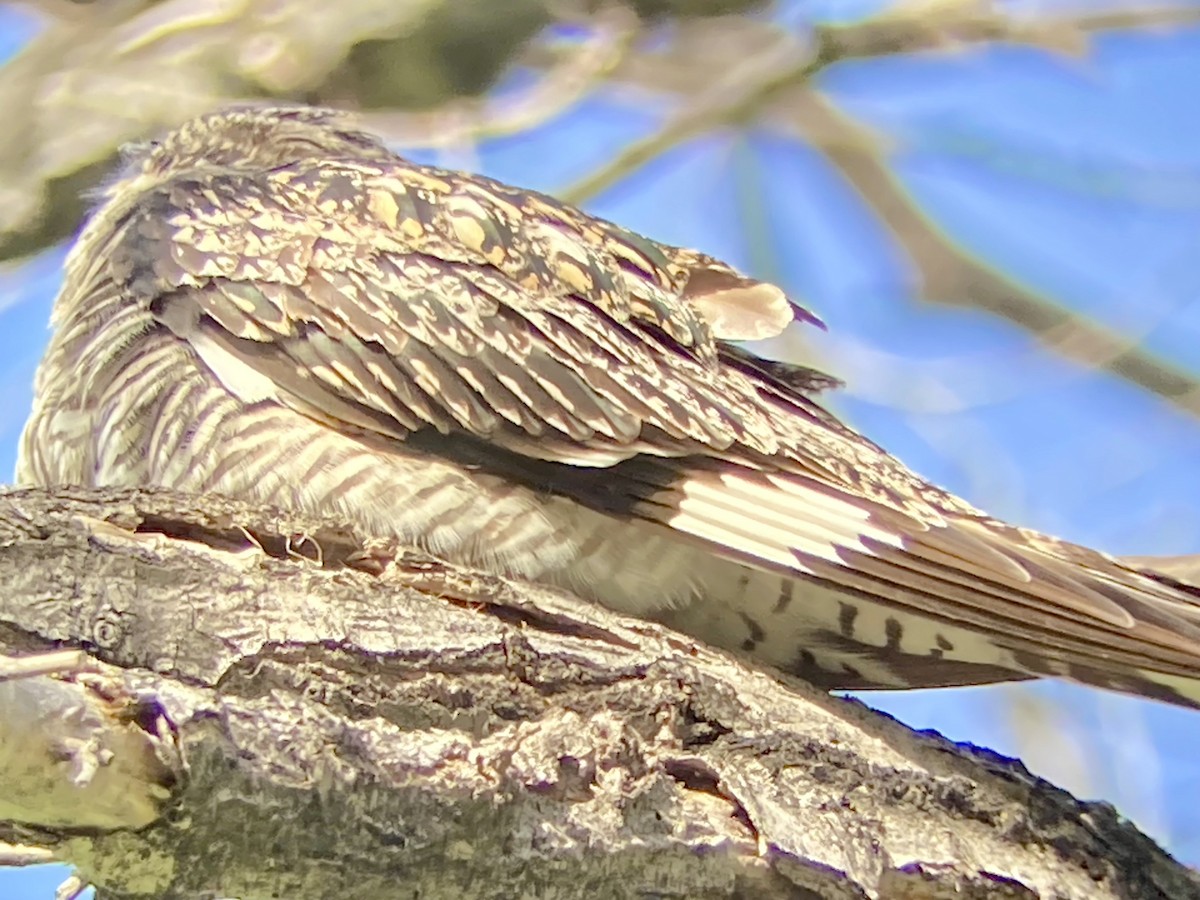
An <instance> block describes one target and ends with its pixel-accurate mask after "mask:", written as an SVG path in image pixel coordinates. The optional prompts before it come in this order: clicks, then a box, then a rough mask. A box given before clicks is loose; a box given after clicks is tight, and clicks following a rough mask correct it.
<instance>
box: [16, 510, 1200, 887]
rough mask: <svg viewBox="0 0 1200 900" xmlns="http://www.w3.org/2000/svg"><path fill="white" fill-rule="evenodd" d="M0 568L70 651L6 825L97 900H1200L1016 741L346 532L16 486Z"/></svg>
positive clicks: (44, 692)
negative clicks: (73, 871)
mask: <svg viewBox="0 0 1200 900" xmlns="http://www.w3.org/2000/svg"><path fill="white" fill-rule="evenodd" d="M0 585H3V591H2V592H0V652H3V653H5V654H7V655H8V656H10V657H19V658H24V657H28V656H29V655H30V654H33V653H42V652H47V651H54V650H61V649H62V648H64V647H67V648H82V650H83V651H84V652H83V653H82V654H79V656H80V658H81V663H80V664H79V665H77V666H74V667H73V668H72V669H71V670H70V671H68V672H66V673H65V674H57V675H45V674H36V673H35V674H31V673H29V672H26V673H25V674H23V675H13V674H11V673H10V674H8V675H5V674H4V673H3V672H0V679H2V680H0V688H2V690H0V747H3V748H4V749H3V750H0V783H2V784H3V785H4V790H3V792H0V793H3V795H4V797H3V799H2V800H0V840H5V841H8V842H10V843H14V844H21V845H24V846H25V847H31V846H32V847H44V848H49V849H50V850H52V851H53V853H54V854H55V856H56V857H57V858H59V859H62V860H65V861H67V862H69V863H71V864H73V865H75V866H76V867H77V868H78V871H79V874H80V877H82V878H83V879H84V880H87V881H90V882H92V883H93V884H95V885H96V887H97V890H98V894H99V896H100V897H101V898H112V897H117V898H133V897H138V898H141V897H196V896H225V897H241V898H246V900H250V898H267V897H285V896H286V897H289V898H295V900H304V898H330V897H346V898H349V897H372V898H388V897H404V898H423V900H427V898H441V897H445V898H460V897H469V898H476V897H478V898H509V897H547V898H569V897H588V898H609V897H612V898H624V897H714V898H715V897H746V898H759V897H762V898H769V897H787V898H839V900H840V898H847V900H848V898H861V897H887V898H907V900H918V898H943V897H945V898H949V897H955V898H968V900H969V898H985V897H986V898H1022V900H1024V898H1079V900H1102V898H1171V900H1180V898H1189V897H1200V879H1197V877H1196V876H1195V875H1194V874H1193V873H1191V872H1190V871H1188V870H1187V869H1185V868H1184V867H1182V866H1180V865H1178V864H1177V863H1176V862H1175V861H1174V860H1172V859H1171V858H1170V857H1169V856H1168V855H1167V854H1166V853H1165V852H1164V851H1162V850H1161V849H1160V848H1158V847H1157V846H1156V845H1155V844H1154V843H1153V842H1151V841H1150V840H1149V839H1148V838H1146V837H1145V836H1143V835H1142V834H1141V833H1140V832H1138V831H1137V830H1136V829H1135V828H1134V827H1133V826H1132V825H1131V824H1129V823H1128V822H1125V821H1123V820H1121V819H1120V818H1119V817H1118V815H1117V814H1116V812H1115V811H1114V810H1113V809H1112V808H1111V807H1110V806H1108V805H1105V804H1099V803H1083V802H1080V801H1078V800H1075V799H1074V798H1072V797H1070V796H1069V795H1067V794H1066V793H1064V792H1063V791H1061V790H1058V789H1057V788H1055V787H1053V786H1051V785H1049V784H1047V783H1046V782H1044V781H1041V780H1039V779H1037V778H1035V777H1033V776H1032V775H1030V774H1029V773H1028V772H1027V771H1026V770H1025V769H1024V768H1023V767H1022V766H1021V765H1020V764H1019V763H1017V762H1015V761H1013V760H1008V759H1004V758H1000V757H998V756H996V755H994V754H991V753H989V752H987V751H983V750H979V749H976V748H972V747H966V746H958V745H955V744H952V743H950V742H949V741H946V740H945V739H943V738H941V737H939V736H937V735H934V734H929V733H924V734H918V733H914V732H912V731H910V730H909V729H907V728H905V727H904V726H902V725H901V724H899V723H897V722H896V721H894V720H892V719H890V718H887V717H885V716H882V715H880V714H877V713H875V712H873V711H871V710H869V709H868V708H866V707H865V706H863V705H862V704H860V703H857V702H852V701H847V700H842V699H838V698H834V697H830V696H828V695H826V694H824V693H822V692H819V691H816V690H814V689H813V688H811V687H809V686H807V685H805V684H803V683H801V682H798V681H795V680H790V679H785V678H783V677H780V676H778V675H774V674H771V673H765V672H760V671H754V670H752V669H749V668H747V667H746V666H744V665H743V664H741V663H740V662H739V661H737V660H736V659H734V658H732V657H730V656H728V655H725V654H721V653H718V652H715V651H712V650H709V649H707V648H705V647H703V646H700V645H697V644H696V643H695V642H694V641H692V640H689V639H687V638H684V637H681V636H679V635H676V634H674V633H672V632H669V631H668V630H666V629H664V628H662V627H660V626H658V625H655V624H651V623H646V622H641V621H637V620H630V619H626V618H622V617H620V616H618V615H615V614H613V613H611V612H608V611H606V610H603V609H599V608H596V607H595V606H593V605H590V604H588V603H585V602H583V601H581V600H579V599H576V598H573V597H571V596H568V595H565V594H562V593H558V592H553V591H549V590H545V589H542V588H537V587H531V586H529V585H523V584H518V583H513V582H508V581H502V580H499V579H497V578H494V577H491V576H488V575H486V574H483V573H479V572H474V571H468V570H462V569H455V568H450V567H448V566H446V565H445V564H442V563H440V562H438V561H436V560H434V559H432V558H430V557H428V556H425V555H423V554H421V553H419V552H416V551H412V550H407V549H404V548H399V547H393V546H384V545H378V544H370V543H368V542H364V541H363V540H361V539H360V538H359V537H357V536H356V535H355V534H354V533H353V531H352V530H351V529H349V528H348V527H342V526H339V525H336V524H330V523H328V522H316V521H312V520H305V519H302V518H299V517H294V516H291V515H288V514H284V513H281V512H278V511H273V510H264V509H259V508H254V507H249V506H244V505H241V504H237V503H233V502H230V501H226V500H222V499H216V498H189V497H184V496H180V495H173V494H168V493H144V492H122V493H101V492H85V491H82V490H70V491H56V492H52V493H48V492H42V491H11V492H8V493H0ZM67 655H68V656H69V655H70V654H67ZM59 656H60V657H61V656H63V654H61V653H60V654H59Z"/></svg>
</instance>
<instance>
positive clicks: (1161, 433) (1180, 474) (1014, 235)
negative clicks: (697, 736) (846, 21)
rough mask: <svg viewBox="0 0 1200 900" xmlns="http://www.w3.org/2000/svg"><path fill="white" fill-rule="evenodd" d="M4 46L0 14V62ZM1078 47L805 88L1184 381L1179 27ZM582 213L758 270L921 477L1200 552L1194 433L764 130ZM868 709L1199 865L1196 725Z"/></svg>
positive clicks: (593, 142) (1189, 99) (1046, 688)
mask: <svg viewBox="0 0 1200 900" xmlns="http://www.w3.org/2000/svg"><path fill="white" fill-rule="evenodd" d="M1108 5H1110V6H1111V5H1112V4H1108ZM824 7H825V8H833V9H837V8H838V7H837V5H836V4H832V3H826V4H824ZM790 8H791V9H792V10H793V12H794V9H795V8H796V7H795V5H794V4H792V5H791V7H790ZM806 8H811V5H810V6H809V7H806ZM2 12H3V11H2V9H0V14H2ZM788 20H789V21H795V20H796V16H795V15H794V14H793V15H792V16H791V17H790V18H789V19H788ZM22 39H24V34H23V33H22V31H21V29H20V28H19V27H18V25H17V22H16V20H15V19H12V18H10V17H3V18H0V53H2V44H3V41H5V40H7V41H8V43H9V46H10V47H11V46H14V45H15V44H16V43H18V42H19V41H20V40H22ZM1093 50H1094V52H1093V53H1092V54H1091V55H1089V56H1088V57H1087V58H1078V57H1074V58H1069V57H1064V56H1054V55H1051V54H1048V53H1044V52H1041V51H1034V50H1030V49H1026V48H1021V47H1011V46H1009V47H997V48H993V49H990V50H987V51H985V52H972V53H962V54H958V55H953V56H934V55H923V56H916V57H912V58H892V59H883V60H872V61H858V62H853V63H846V64H842V65H838V66H834V67H832V68H831V69H829V70H827V71H826V72H825V73H824V74H823V75H822V77H821V80H820V82H819V84H820V86H821V87H822V89H823V90H825V91H826V92H827V93H828V95H829V96H830V97H832V98H833V99H835V100H836V101H837V102H838V104H839V105H840V106H841V108H842V109H843V110H845V111H847V112H850V113H851V114H853V115H854V116H856V117H857V118H858V119H859V120H860V121H862V122H864V123H866V124H869V125H870V126H872V127H873V128H875V129H877V130H878V131H879V132H880V133H882V134H885V135H887V136H888V138H889V140H890V141H891V146H892V147H893V157H892V159H893V161H894V164H895V167H896V170H897V171H898V172H899V173H900V175H901V177H902V179H903V181H904V183H905V185H906V186H907V187H908V189H909V190H910V191H912V192H913V194H914V195H915V196H916V197H918V198H919V199H920V200H921V202H922V203H923V205H924V208H925V210H926V211H927V213H928V214H929V215H930V216H931V217H932V218H933V219H934V220H935V221H936V222H937V223H938V224H939V225H940V226H941V227H942V228H943V229H944V230H946V231H947V232H949V233H952V234H953V235H954V236H955V238H956V239H957V240H959V241H960V242H961V243H963V244H964V245H966V246H969V247H970V248H972V249H973V250H974V251H975V252H977V253H978V254H980V255H981V256H982V257H983V258H985V259H986V260H988V261H989V262H991V263H993V264H994V265H997V266H999V267H1001V268H1003V269H1004V270H1005V271H1006V272H1008V273H1011V274H1014V275H1016V276H1017V277H1018V278H1020V279H1021V280H1022V281H1023V282H1024V283H1026V284H1028V285H1030V286H1032V287H1034V288H1036V289H1038V290H1040V291H1044V292H1045V293H1046V294H1048V295H1049V296H1052V297H1053V298H1054V300H1055V301H1056V302H1058V303H1061V304H1063V305H1065V306H1068V307H1070V308H1072V309H1074V310H1077V311H1079V312H1081V313H1085V314H1087V315H1091V316H1095V317H1097V318H1099V319H1101V320H1102V321H1104V322H1106V323H1108V324H1109V325H1111V326H1112V327H1113V328H1115V329H1117V330H1119V331H1120V332H1121V333H1122V334H1125V335H1128V336H1129V338H1130V340H1131V341H1136V342H1138V343H1140V344H1142V345H1143V346H1145V347H1147V348H1149V349H1150V350H1152V351H1153V352H1154V353H1156V354H1158V355H1161V356H1162V357H1164V358H1166V359H1169V360H1171V361H1172V362H1173V363H1175V364H1177V365H1180V366H1183V367H1186V368H1187V369H1188V370H1189V371H1191V372H1193V373H1194V374H1195V375H1197V376H1198V377H1200V118H1198V117H1197V116H1196V115H1195V89H1196V85H1197V84H1200V29H1195V28H1193V29H1187V30H1182V31H1178V32H1176V33H1174V34H1132V33H1125V34H1114V35H1108V36H1105V37H1101V38H1099V39H1097V40H1096V42H1095V44H1094V48H1093ZM662 114H663V111H662V110H646V109H635V108H632V107H631V106H630V105H629V103H628V101H627V100H625V99H622V98H620V97H611V96H600V97H593V98H591V99H589V100H587V101H585V102H584V103H582V104H580V105H579V106H577V107H576V108H574V109H572V110H570V111H568V112H567V113H565V114H564V115H562V116H560V117H559V118H557V119H555V120H554V121H552V122H549V123H547V124H545V125H544V126H542V127H539V128H537V129H535V130H534V131H532V132H529V133H526V134H522V135H520V136H519V137H512V138H506V139H503V140H498V141H494V142H491V143H488V144H486V145H483V146H481V147H479V148H477V150H476V151H475V153H474V154H473V156H472V157H470V158H469V161H470V162H471V163H472V164H473V166H474V167H476V168H478V169H481V170H482V171H485V172H487V173H488V174H490V175H493V176H495V177H499V178H502V179H505V180H509V181H513V182H516V183H518V184H523V185H527V186H530V187H536V188H540V189H543V190H547V191H550V192H553V191H555V190H557V189H562V188H564V187H566V186H567V185H569V184H570V183H571V182H572V181H573V180H574V179H576V178H578V177H580V176H581V175H583V174H585V173H586V172H588V171H589V170H590V169H591V168H592V167H593V166H595V165H597V164H598V163H600V162H601V161H602V160H604V159H605V158H606V157H608V156H609V155H610V154H611V153H612V152H613V151H614V150H616V149H618V148H619V147H621V146H622V145H623V144H625V143H627V142H628V141H630V140H633V139H635V138H637V137H640V136H642V135H644V134H646V133H647V131H648V130H649V129H652V128H654V127H655V126H656V125H657V124H658V123H659V122H661V117H662ZM414 155H419V156H421V157H422V158H432V157H430V154H428V153H414ZM440 161H446V160H445V159H444V158H443V159H442V160H440ZM449 162H451V163H462V162H463V158H462V157H461V156H460V157H456V158H452V159H450V160H449ZM588 207H589V208H590V209H592V210H593V211H595V212H597V213H600V214H603V215H605V216H607V217H610V218H613V219H616V220H617V221H620V222H622V223H623V224H626V225H628V226H630V227H633V228H636V229H638V230H640V231H642V232H645V233H647V234H649V235H652V236H654V237H656V238H659V239H662V240H667V241H672V242H676V243H680V244H685V245H690V246H696V247H699V248H702V249H704V250H706V251H708V252H710V253H713V254H716V255H721V256H725V257H727V258H729V259H730V260H731V261H734V262H736V263H738V264H740V265H742V266H743V267H745V268H747V269H750V270H752V271H755V272H756V273H757V274H760V275H770V276H772V277H775V278H778V279H779V280H780V281H781V283H783V284H784V285H785V286H786V287H787V288H788V289H789V291H791V292H792V293H793V294H794V295H795V296H797V297H798V298H800V299H802V300H803V301H804V302H805V303H806V304H808V305H810V306H811V307H813V308H814V309H815V310H816V311H818V312H819V313H820V315H821V316H822V317H823V318H824V319H825V320H826V322H827V323H828V324H829V327H830V331H829V333H828V334H820V333H816V332H813V333H811V334H805V335H803V339H804V342H805V343H804V344H803V346H807V347H810V348H811V349H812V352H815V353H817V354H819V355H820V358H821V359H822V360H824V361H825V362H826V363H827V364H829V365H831V366H836V368H837V374H839V375H840V376H841V377H843V378H844V379H846V381H847V382H848V387H847V389H846V390H845V391H844V392H842V393H841V394H840V395H839V396H837V397H836V398H835V399H834V401H833V402H834V406H835V408H836V409H837V410H838V412H839V413H841V414H843V415H844V416H846V417H848V418H849V420H850V421H852V422H853V423H854V424H855V425H856V426H857V427H859V428H860V429H862V430H863V431H865V432H867V433H868V434H869V435H870V436H871V437H873V438H874V439H875V440H876V441H878V442H879V443H881V444H883V445H884V446H885V447H888V448H889V449H890V450H892V451H893V452H894V453H896V454H897V455H898V456H900V457H901V458H902V459H904V460H905V461H906V462H907V463H908V464H909V465H910V466H912V467H913V468H915V469H916V470H917V471H919V472H921V473H922V474H924V475H926V476H928V477H930V478H932V479H934V480H936V481H938V482H940V483H941V484H943V485H945V486H946V487H948V488H950V489H952V490H955V491H956V492H959V493H961V494H963V495H965V496H967V497H968V498H969V499H970V500H972V501H973V502H974V503H976V504H977V505H979V506H981V507H983V508H985V509H987V510H989V511H990V512H992V513H994V514H996V515H998V516H1001V517H1004V518H1008V519H1011V520H1016V521H1019V522H1020V523H1021V524H1026V525H1031V526H1034V527H1037V528H1040V529H1043V530H1046V531H1049V532H1052V533H1055V534H1060V535H1062V536H1064V537H1067V538H1070V539H1072V540H1076V541H1079V542H1082V543H1086V544H1090V545H1093V546H1098V547H1101V548H1103V549H1106V550H1109V551H1111V552H1116V553H1184V552H1200V420H1198V419H1196V418H1194V417H1192V416H1189V415H1187V414H1185V413H1181V412H1178V411H1176V410H1175V409H1174V408H1172V407H1170V406H1169V405H1167V404H1165V403H1164V402H1162V401H1160V400H1158V399H1156V398H1154V397H1152V396H1150V395H1148V394H1146V393H1145V392H1144V391H1142V390H1140V389H1138V388H1135V387H1132V386H1130V385H1128V384H1125V383H1123V382H1121V381H1119V380H1117V379H1115V378H1112V377H1109V376H1106V375H1103V374H1098V373H1096V372H1093V371H1089V370H1085V369H1081V368H1080V367H1078V366H1075V365H1073V364H1071V363H1069V362H1064V361H1063V360H1061V359H1059V358H1057V357H1055V356H1053V355H1051V354H1049V353H1047V352H1045V351H1044V350H1042V349H1041V348H1039V347H1038V346H1037V345H1036V344H1035V343H1034V342H1032V341H1031V340H1030V339H1029V337H1028V336H1027V335H1026V334H1024V333H1023V332H1021V331H1020V330H1018V329H1015V328H1014V327H1012V326H1010V325H1008V324H1006V323H1004V322H1002V321H999V320H996V319H992V318H989V317H987V316H985V315H982V314H979V313H976V312H972V311H969V310H963V309H951V308H948V307H940V306H931V305H927V304H923V303H921V302H919V301H917V300H915V299H914V297H913V293H912V291H911V282H910V272H909V269H908V267H907V266H906V263H905V261H904V258H903V256H902V254H901V253H900V251H899V250H898V249H897V247H896V245H895V244H894V243H893V242H892V241H891V240H890V238H889V236H888V235H887V234H886V232H885V231H884V230H883V229H881V227H880V226H879V225H878V224H877V223H876V222H875V221H874V220H873V219H872V218H871V216H870V215H869V214H868V213H867V211H866V210H865V208H864V207H863V205H862V204H861V202H860V201H859V199H858V198H857V197H856V195H855V194H854V192H853V191H852V190H851V189H850V188H848V187H847V186H846V185H845V184H844V183H842V182H840V181H839V180H838V179H837V177H836V175H834V174H833V173H832V171H831V170H830V168H829V166H828V164H827V163H826V162H824V161H823V160H822V158H821V157H820V156H819V155H818V154H816V153H814V152H813V151H811V150H809V149H806V148H804V147H802V146H798V145H797V144H795V143H794V142H792V141H789V140H785V139H783V138H781V137H779V136H777V135H773V134H770V133H767V132H765V131H751V132H739V133H732V132H730V133H722V134H720V135H715V136H712V137H709V138H704V139H702V140H698V141H695V142H693V143H691V144H689V145H686V146H684V147H680V148H678V149H676V150H674V151H672V152H670V153H668V154H666V155H665V156H663V157H661V158H659V159H657V160H655V161H654V162H653V163H652V164H650V165H648V166H647V167H646V168H644V169H642V170H640V171H638V172H637V173H635V174H634V175H632V176H631V177H629V178H628V179H626V180H625V181H623V182H622V183H621V184H619V185H617V186H615V187H613V188H612V189H610V190H609V191H607V192H606V193H605V194H603V195H602V196H599V197H597V198H594V199H593V200H592V201H591V202H590V203H589V204H588ZM60 263H61V252H60V251H58V252H52V253H49V254H46V255H45V256H44V257H40V258H38V259H35V260H32V261H30V262H29V263H28V264H26V265H24V266H22V267H20V268H19V269H17V270H15V271H13V272H10V273H8V274H5V275H0V473H9V472H11V471H12V461H13V458H14V455H15V439H16V435H17V432H18V430H19V428H20V425H21V422H22V421H23V419H24V416H25V413H26V410H27V409H28V403H29V393H30V379H31V376H32V372H33V368H34V366H35V365H36V362H37V359H38V357H39V355H40V353H41V349H42V346H43V345H44V341H45V337H46V320H47V318H48V315H49V309H50V303H51V300H52V296H53V291H54V290H55V288H56V285H57V282H58V277H59V276H58V267H59V265H60ZM788 346H789V347H795V346H798V345H796V344H794V343H790V344H789V345H788ZM770 349H771V350H774V351H778V350H779V349H780V347H779V346H776V345H773V346H772V347H771V348H770ZM0 477H2V476H0ZM866 699H867V700H868V702H869V703H871V704H872V705H875V706H877V707H879V708H881V709H885V710H887V711H888V712H891V713H892V714H894V715H896V716H897V717H899V718H900V719H901V720H902V721H905V722H907V723H908V724H910V725H913V726H915V727H919V728H925V727H929V728H936V729H938V730H939V731H941V732H943V733H944V734H946V735H947V736H949V737H951V738H954V739H956V740H965V741H970V742H972V743H975V744H981V745H986V746H989V747H991V748H993V749H995V750H997V751H999V752H1002V753H1006V754H1008V755H1012V756H1021V757H1022V758H1023V759H1024V760H1025V762H1026V763H1027V764H1028V765H1029V767H1030V768H1031V769H1032V770H1033V771H1034V772H1036V773H1038V774H1041V775H1044V776H1046V777H1048V778H1050V779H1051V780H1054V781H1056V782H1058V783H1059V784H1060V785H1061V786H1063V787H1066V788H1068V789H1070V790H1072V791H1074V792H1075V793H1077V794H1078V795H1080V796H1082V797H1087V798H1102V799H1106V800H1109V801H1111V802H1113V803H1114V804H1115V805H1116V807H1117V808H1118V810H1120V811H1121V812H1122V813H1124V814H1125V815H1127V816H1129V817H1131V818H1133V819H1134V820H1135V821H1136V822H1138V823H1139V825H1141V827H1143V829H1145V830H1146V831H1147V832H1149V833H1150V834H1151V835H1152V836H1154V837H1155V838H1156V839H1157V840H1159V841H1160V842H1162V843H1164V844H1165V845H1166V846H1167V847H1168V849H1170V850H1172V851H1173V852H1174V853H1175V854H1176V855H1177V856H1178V857H1180V858H1181V859H1182V860H1184V861H1186V862H1189V863H1191V864H1193V865H1197V864H1200V811H1198V807H1200V805H1198V804H1196V803H1195V800H1196V798H1198V797H1200V758H1197V755H1196V754H1195V752H1194V747H1195V746H1196V738H1197V735H1198V734H1200V714H1196V713H1188V712H1185V711H1181V710H1176V709H1172V708H1168V707H1165V706H1162V705H1159V704H1155V703H1151V702H1143V701H1138V700H1134V699H1131V698H1125V697H1118V696H1115V695H1110V694H1105V693H1103V692H1099V691H1093V690H1088V689H1083V688H1077V687H1074V686H1071V685H1065V684H1039V685H1034V686H1032V687H1026V686H1017V687H998V688H975V689H964V690H953V691H933V692H921V693H909V694H889V695H882V694H875V695H871V696H869V697H868V698H866ZM1018 715H1020V716H1021V717H1023V718H1022V719H1021V721H1023V722H1024V723H1025V724H1024V726H1023V727H1020V728H1018V727H1017V726H1016V724H1015V723H1016V722H1017V716H1018ZM1030 723H1035V724H1032V725H1031V724H1030ZM61 877H62V870H61V869H55V870H49V871H47V870H38V871H33V872H26V873H9V872H0V895H5V896H15V897H26V896H27V897H43V896H44V897H49V896H51V894H52V886H53V885H54V884H56V883H57V881H59V880H61ZM38 879H40V880H38Z"/></svg>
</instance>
